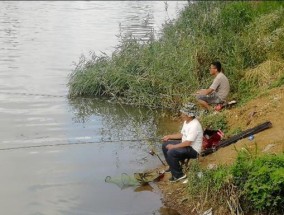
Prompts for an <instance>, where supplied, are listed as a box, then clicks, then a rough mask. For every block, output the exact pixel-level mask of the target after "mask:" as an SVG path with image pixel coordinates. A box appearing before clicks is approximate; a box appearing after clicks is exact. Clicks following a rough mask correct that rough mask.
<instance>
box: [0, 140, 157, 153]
mask: <svg viewBox="0 0 284 215" xmlns="http://www.w3.org/2000/svg"><path fill="white" fill-rule="evenodd" d="M150 139H151V140H152V141H158V139H157V138H148V139H126V140H108V141H89V142H76V143H55V144H41V145H31V146H17V147H7V148H0V151H8V150H17V149H31V148H44V147H56V146H71V145H87V144H96V143H119V142H139V141H148V140H150Z"/></svg>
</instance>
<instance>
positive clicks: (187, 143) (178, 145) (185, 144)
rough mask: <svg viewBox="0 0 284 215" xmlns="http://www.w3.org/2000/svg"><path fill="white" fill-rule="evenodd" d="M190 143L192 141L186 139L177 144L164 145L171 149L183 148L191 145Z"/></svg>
mask: <svg viewBox="0 0 284 215" xmlns="http://www.w3.org/2000/svg"><path fill="white" fill-rule="evenodd" d="M191 144H192V141H188V140H186V141H183V142H181V143H179V144H175V145H173V144H169V145H167V146H166V148H167V149H168V150H171V149H177V148H183V147H187V146H191Z"/></svg>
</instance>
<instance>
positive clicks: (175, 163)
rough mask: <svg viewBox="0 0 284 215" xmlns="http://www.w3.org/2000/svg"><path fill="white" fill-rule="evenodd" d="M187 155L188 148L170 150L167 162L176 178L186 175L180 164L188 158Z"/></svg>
mask: <svg viewBox="0 0 284 215" xmlns="http://www.w3.org/2000/svg"><path fill="white" fill-rule="evenodd" d="M187 153H188V150H187V148H179V149H171V150H168V152H167V162H168V164H169V166H170V170H171V173H172V176H173V177H174V178H180V177H182V176H183V175H184V174H183V172H182V167H181V165H180V163H179V162H180V161H182V160H184V159H186V158H187V157H188V155H187Z"/></svg>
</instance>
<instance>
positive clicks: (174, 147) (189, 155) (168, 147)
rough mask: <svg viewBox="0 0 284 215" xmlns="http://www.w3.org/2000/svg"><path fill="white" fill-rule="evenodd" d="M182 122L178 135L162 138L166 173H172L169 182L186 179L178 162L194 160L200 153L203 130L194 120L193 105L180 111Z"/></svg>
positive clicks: (194, 110)
mask: <svg viewBox="0 0 284 215" xmlns="http://www.w3.org/2000/svg"><path fill="white" fill-rule="evenodd" d="M180 112H181V117H182V119H183V120H184V123H183V127H182V129H181V132H180V133H176V134H170V135H166V136H164V137H163V138H162V140H163V141H164V143H163V145H162V149H163V153H164V156H165V159H166V161H167V163H168V165H169V169H168V170H166V172H171V173H172V178H171V179H170V181H172V182H175V181H179V180H181V179H184V178H186V174H184V173H183V172H182V167H181V164H180V162H181V161H184V160H185V159H195V158H197V157H198V155H199V153H200V152H201V147H202V139H203V130H202V126H201V124H200V122H199V121H198V120H197V119H196V118H195V117H196V114H197V110H196V106H195V105H194V104H191V105H187V107H184V108H182V109H181V110H180Z"/></svg>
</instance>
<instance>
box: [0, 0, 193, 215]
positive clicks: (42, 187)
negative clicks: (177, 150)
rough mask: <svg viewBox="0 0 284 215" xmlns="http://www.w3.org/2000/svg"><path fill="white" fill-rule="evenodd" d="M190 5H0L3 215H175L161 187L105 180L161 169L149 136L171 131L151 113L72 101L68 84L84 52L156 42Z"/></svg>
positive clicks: (98, 102) (154, 143)
mask: <svg viewBox="0 0 284 215" xmlns="http://www.w3.org/2000/svg"><path fill="white" fill-rule="evenodd" d="M185 4H187V3H186V2H167V3H165V2H158V1H149V2H146V1H122V2H120V1H113V2H109V1H91V2H90V1H86V2H85V1H77V2H76V1H60V2H57V1H54V2H49V1H39V2H37V1H32V2H29V1H1V2H0V118H1V124H0V130H1V137H0V153H1V156H0V169H1V172H0V178H1V182H2V186H1V188H0V198H1V203H0V206H1V209H0V211H1V213H2V214H165V213H171V214H174V212H169V210H164V206H163V205H162V203H161V200H160V198H161V196H160V192H159V191H158V189H157V187H156V186H155V184H151V187H145V189H144V188H143V189H142V191H141V189H139V188H137V187H124V188H123V189H121V188H120V187H118V186H116V185H114V184H107V183H105V182H104V179H105V177H106V176H108V175H111V176H120V175H121V173H127V174H129V175H131V174H133V173H134V172H139V171H144V170H147V169H150V168H153V167H156V166H157V165H159V160H158V159H156V158H155V157H151V156H150V155H149V154H148V153H147V152H148V151H149V149H151V148H152V147H156V148H157V150H159V145H158V144H159V143H158V141H152V142H149V141H145V140H144V139H145V138H148V137H154V138H156V137H157V136H159V135H161V134H162V133H163V132H169V131H171V130H174V128H168V129H161V128H164V127H165V126H166V122H167V121H165V119H161V118H160V117H159V112H154V111H151V110H148V109H137V108H135V107H129V106H121V105H115V104H111V103H110V102H108V101H103V100H99V99H76V100H68V99H67V97H66V95H67V92H68V89H67V87H66V83H67V81H68V75H69V74H70V73H71V71H72V70H73V69H74V67H75V65H74V62H78V61H79V58H80V56H81V54H84V55H87V56H88V54H89V53H90V52H91V53H92V52H95V53H97V54H100V53H101V52H105V53H107V54H110V53H111V52H112V51H113V50H114V49H115V46H117V45H118V42H119V38H118V37H117V35H119V34H120V33H122V34H132V35H134V36H135V37H137V38H140V39H142V40H147V35H149V33H151V32H152V31H153V29H154V32H155V35H156V37H158V36H159V28H160V27H161V25H162V23H163V22H164V21H165V20H169V19H174V18H175V17H176V15H177V14H178V11H179V10H180V9H181V8H182V7H183V5H185ZM165 8H167V11H166V10H165ZM163 211H166V212H163Z"/></svg>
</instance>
